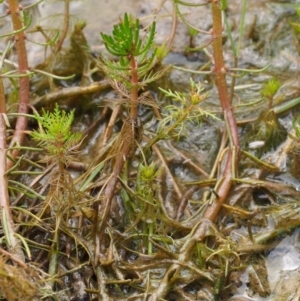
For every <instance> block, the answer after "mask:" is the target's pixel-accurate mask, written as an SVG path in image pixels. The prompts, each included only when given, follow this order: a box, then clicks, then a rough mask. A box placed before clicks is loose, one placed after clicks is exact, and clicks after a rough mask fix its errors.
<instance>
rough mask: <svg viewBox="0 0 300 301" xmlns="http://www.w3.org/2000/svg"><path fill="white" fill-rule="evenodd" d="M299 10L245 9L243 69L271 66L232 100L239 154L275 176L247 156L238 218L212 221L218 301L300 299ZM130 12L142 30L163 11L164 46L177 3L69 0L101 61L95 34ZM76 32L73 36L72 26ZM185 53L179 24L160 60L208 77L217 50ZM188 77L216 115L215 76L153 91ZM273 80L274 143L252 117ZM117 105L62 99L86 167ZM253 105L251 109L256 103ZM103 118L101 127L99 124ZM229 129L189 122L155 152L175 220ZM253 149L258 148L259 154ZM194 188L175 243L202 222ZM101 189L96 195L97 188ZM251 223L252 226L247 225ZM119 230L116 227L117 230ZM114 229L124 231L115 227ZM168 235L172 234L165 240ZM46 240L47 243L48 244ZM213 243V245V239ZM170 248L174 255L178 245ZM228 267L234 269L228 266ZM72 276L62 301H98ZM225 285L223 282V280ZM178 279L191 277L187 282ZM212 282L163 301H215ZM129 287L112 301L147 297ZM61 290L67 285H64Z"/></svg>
mask: <svg viewBox="0 0 300 301" xmlns="http://www.w3.org/2000/svg"><path fill="white" fill-rule="evenodd" d="M195 2H196V1H195ZM228 2H230V3H228V9H227V11H226V12H227V16H228V23H229V26H230V27H231V29H232V34H233V39H234V40H235V41H236V42H237V41H238V36H239V28H240V24H241V20H240V12H241V9H242V8H241V6H242V1H241V0H240V1H238V0H236V1H228ZM24 5H26V3H25V4H24ZM294 5H295V1H255V0H249V1H248V4H247V14H246V18H245V29H244V33H243V38H242V39H241V42H240V45H239V47H240V55H239V60H238V67H239V68H243V69H246V68H247V69H252V70H254V71H255V70H257V69H261V68H264V67H266V66H267V65H269V68H267V69H266V70H265V71H264V72H262V73H257V74H248V73H247V74H246V75H245V76H244V77H237V78H236V86H235V95H236V96H235V97H234V103H233V105H234V106H236V111H235V112H236V116H237V121H238V123H239V125H240V134H241V143H242V147H243V148H244V149H245V150H248V151H249V152H251V153H252V154H253V155H256V156H258V157H260V158H261V159H262V160H263V161H266V162H268V163H270V164H273V165H276V166H277V167H278V168H279V171H277V172H270V171H268V170H266V169H263V168H262V167H261V165H259V164H254V163H253V161H250V160H249V159H243V161H242V162H241V164H240V170H239V173H240V175H239V176H240V178H241V179H243V181H241V183H240V185H236V187H235V188H234V189H233V191H232V193H231V195H230V198H229V200H228V204H229V205H230V206H232V207H233V208H239V209H240V210H241V211H235V210H234V209H232V208H227V209H225V210H224V211H222V212H221V214H220V218H219V219H218V221H217V222H216V227H217V228H218V231H220V233H221V234H220V237H219V239H220V240H221V239H223V240H224V242H223V243H222V244H220V250H219V251H220V252H219V253H216V254H221V255H222V256H223V254H224V256H223V257H222V256H220V257H218V256H216V254H215V257H216V258H214V260H212V266H213V267H214V266H219V265H221V266H222V265H225V264H229V273H230V276H229V277H228V278H227V280H226V281H227V282H226V283H225V284H224V285H223V286H222V289H223V290H224V293H222V291H221V293H220V294H219V295H218V297H217V298H218V299H217V300H224V301H225V300H231V301H234V300H235V301H245V300H253V301H287V300H289V301H296V300H299V298H300V290H299V285H298V284H299V281H300V232H299V226H300V206H299V205H300V193H299V191H300V181H299V179H300V174H299V173H300V171H299V170H298V169H297V168H296V169H295V168H294V167H295V166H296V163H295V160H296V159H295V158H294V157H293V152H291V151H289V150H290V147H291V146H292V144H293V140H292V139H291V138H290V137H289V136H288V133H291V134H292V135H293V132H292V127H291V120H292V118H293V117H295V116H298V114H299V106H298V107H297V106H294V107H293V108H292V109H290V110H289V109H287V108H286V107H285V106H283V105H282V104H283V103H288V102H290V101H295V103H297V102H299V100H297V99H298V97H299V94H300V90H299V80H300V78H299V79H298V72H299V64H300V57H299V54H298V52H297V41H296V39H295V37H294V35H293V31H292V29H291V26H290V24H289V21H294V22H296V21H297V17H296V15H295V7H294ZM63 9H64V4H63V3H62V2H56V1H55V2H54V1H45V2H43V3H41V4H40V5H39V8H38V9H34V10H33V11H32V12H33V14H34V20H35V21H34V24H32V26H31V29H32V30H34V26H35V25H36V24H41V25H42V26H45V27H49V28H53V27H57V28H59V27H61V24H62V23H63V18H62V16H61V15H59V12H61V11H63ZM125 11H126V12H130V13H132V14H134V15H135V16H137V17H140V18H141V22H142V24H143V25H144V26H146V25H147V24H148V23H149V21H150V20H151V17H148V16H149V15H152V16H153V15H154V14H157V13H158V16H159V17H158V18H157V30H156V31H157V43H158V44H160V43H162V42H164V41H165V40H166V39H168V37H169V35H170V32H171V30H172V29H171V25H172V13H173V12H172V5H171V2H170V1H168V0H167V1H147V0H107V1H105V0H89V1H87V0H84V1H73V2H71V13H72V15H73V16H74V17H73V19H72V22H71V24H75V23H76V20H82V19H83V20H86V22H87V25H86V27H85V28H84V31H83V32H84V34H85V35H86V39H87V41H88V44H89V46H90V48H91V50H92V51H93V52H94V54H95V55H96V56H97V55H98V54H99V53H102V54H103V55H104V56H106V55H107V53H106V52H105V49H104V47H103V43H102V42H101V39H100V34H99V32H100V31H103V32H106V33H109V32H111V30H112V27H113V25H114V24H116V23H117V22H118V20H119V18H120V17H121V16H122V15H123V13H124V12H125ZM182 13H183V14H184V15H185V16H186V18H187V20H188V21H189V22H191V23H192V24H193V26H195V27H201V29H203V30H206V31H208V30H209V29H210V26H211V20H210V19H209V18H207V16H208V15H209V10H208V8H206V7H205V6H204V7H193V8H192V9H191V8H183V7H182ZM37 20H38V21H37ZM1 24H2V28H1V30H2V31H6V30H7V28H8V26H9V25H8V24H6V23H5V22H3V23H1ZM70 31H72V26H71V29H70ZM29 36H30V35H29ZM31 37H32V39H40V38H41V37H40V36H39V34H32V35H31ZM208 38H209V37H208V35H205V34H198V35H197V36H196V37H195V38H194V39H193V41H192V44H193V46H194V47H198V46H201V45H203V44H205V43H206V42H207V41H208ZM237 43H238V42H237ZM69 45H70V42H69V40H68V39H67V40H66V43H65V47H66V48H68V47H69ZM186 46H192V45H191V39H190V36H189V34H188V30H187V28H186V26H185V25H184V24H183V23H182V22H180V21H179V23H178V26H177V29H176V34H175V38H174V44H173V48H172V51H171V52H170V54H169V55H168V56H167V57H166V58H165V60H164V63H165V64H172V65H175V66H180V67H183V68H187V69H192V70H200V69H201V68H203V66H205V65H206V64H207V66H208V67H206V68H204V69H203V70H204V71H208V70H209V68H210V67H209V64H208V63H209V61H210V52H211V48H210V47H208V48H207V51H206V52H203V51H202V52H192V53H191V52H187V51H186V48H185V47H186ZM224 47H225V59H226V62H227V64H228V67H233V52H232V50H231V47H230V43H229V39H228V37H227V38H224ZM28 48H29V49H30V52H29V60H30V65H31V66H32V67H34V66H36V65H38V64H41V63H42V62H44V57H45V56H44V55H45V53H44V48H43V47H39V46H35V45H32V44H30V43H28ZM62 66H63V65H62ZM62 68H63V67H62ZM65 68H66V70H68V68H69V66H65ZM191 76H192V77H193V79H194V80H195V81H200V82H201V83H202V85H203V87H204V88H205V91H208V92H209V94H208V97H207V99H206V101H205V102H204V103H203V107H204V108H205V109H207V110H210V111H212V112H214V113H216V114H219V113H220V108H219V104H218V98H217V94H216V91H215V89H214V86H213V80H212V79H211V78H210V76H209V75H199V74H193V73H189V72H184V71H182V70H178V69H173V70H171V71H170V72H169V73H168V76H167V77H166V78H164V79H162V80H160V81H159V82H158V83H157V85H159V86H163V87H164V89H177V90H179V91H186V90H188V89H189V78H190V77H191ZM272 76H276V77H277V78H278V79H279V80H280V81H281V84H282V87H281V89H280V90H279V92H278V93H277V96H278V99H280V104H278V106H275V109H274V111H275V113H276V114H277V115H276V116H277V117H276V120H278V124H279V125H278V127H279V128H280V132H279V134H276V135H275V136H274V137H273V138H272V141H268V136H267V137H264V136H258V133H257V129H261V128H263V127H264V126H265V124H264V123H258V122H257V123H255V121H253V120H256V119H257V118H258V117H259V116H260V114H261V112H262V111H264V110H266V106H267V104H266V102H264V101H261V102H257V100H258V99H260V98H261V96H260V89H261V88H262V84H263V83H264V82H265V81H266V80H267V79H268V78H270V77H272ZM231 80H232V79H231V78H228V84H230V83H231ZM79 82H80V81H79ZM39 83H40V82H39V81H35V82H34V84H33V87H35V89H36V93H37V94H39V93H40V92H39V89H41V87H43V86H39ZM62 85H65V86H68V82H67V81H66V82H63V83H62ZM157 85H152V86H151V90H152V94H153V97H154V98H155V99H156V102H157V103H158V104H159V105H160V109H161V112H162V113H165V114H166V113H167V112H166V111H164V106H165V105H166V103H169V102H170V100H166V99H165V98H164V97H163V96H162V94H161V93H160V92H159V91H158V89H157ZM46 90H47V89H46ZM47 91H48V90H47ZM48 92H49V91H48ZM50 92H51V91H50ZM50 92H49V93H50ZM116 98H117V96H116V94H114V93H113V92H112V91H110V89H107V90H106V91H104V92H101V93H96V94H95V95H84V96H82V97H81V98H78V99H77V98H76V99H67V100H65V99H64V100H63V102H62V107H64V108H66V109H68V108H76V110H77V111H78V112H80V113H81V114H79V113H77V115H76V123H75V125H74V129H75V130H78V131H82V132H86V133H88V135H87V137H86V138H85V141H84V142H83V144H82V149H81V155H80V157H79V158H80V160H81V162H82V163H83V164H84V165H85V166H87V165H88V164H90V163H91V162H93V159H94V158H95V157H96V156H97V154H98V152H99V144H100V143H101V141H100V138H99V137H101V134H102V133H103V131H104V127H105V125H104V123H103V122H102V119H101V118H102V114H103V115H104V113H103V112H104V109H103V108H102V107H103V104H106V103H107V102H106V101H107V100H109V101H112V102H113V101H114V100H116ZM83 102H84V103H83ZM278 102H279V100H278ZM251 103H253V104H252V105H251ZM39 104H40V103H38V105H39ZM241 104H242V105H241ZM245 104H248V106H245ZM249 104H250V105H249ZM79 107H80V108H79ZM140 115H141V120H142V121H143V123H144V131H145V135H151V132H152V131H155V130H156V117H155V116H154V115H153V113H152V110H149V109H145V108H141V110H140ZM220 117H221V116H220ZM97 120H101V121H100V122H98V121H97ZM95 124H96V126H95ZM90 127H92V130H90V131H89V128H90ZM119 129H120V124H119V123H117V124H116V126H115V128H114V131H115V132H117V131H118V130H119ZM223 129H224V124H223V123H222V121H212V120H210V119H209V118H207V119H204V121H203V124H202V126H201V127H195V126H193V125H188V126H187V128H186V130H185V131H186V132H185V133H184V136H182V137H181V138H180V139H177V140H176V139H174V141H173V140H172V141H171V143H168V142H162V143H161V144H160V145H159V146H160V150H161V152H162V153H163V155H162V156H163V157H164V158H165V161H164V162H166V163H164V164H166V166H167V167H168V168H169V170H170V173H171V174H172V176H173V178H171V177H170V176H169V175H168V173H167V172H165V173H163V175H162V176H161V179H160V181H163V182H164V184H163V186H165V187H163V191H162V193H161V196H162V197H163V202H164V204H165V205H164V206H165V208H167V210H168V214H169V216H170V217H171V218H175V217H176V214H177V212H178V211H177V209H178V207H177V205H176V204H175V205H174V203H176V202H177V201H178V199H180V193H182V194H183V195H185V192H186V191H187V190H188V189H189V188H190V187H191V183H195V181H199V180H203V179H204V178H205V177H204V176H203V174H202V175H201V176H200V175H199V170H197V169H194V168H193V167H194V166H195V165H196V166H197V167H198V168H199V167H200V168H201V169H203V170H204V171H205V172H206V173H207V174H209V172H210V170H211V168H212V166H213V164H214V160H215V157H216V154H217V152H218V149H219V146H220V141H221V136H222V131H223ZM277 138H278V139H277ZM251 142H254V144H251ZM255 143H256V144H255ZM263 144H264V145H266V147H264V146H263ZM249 145H250V146H251V148H250V147H249ZM253 145H254V146H253ZM256 145H258V147H257V148H256ZM270 145H271V146H270ZM252 146H253V147H252ZM133 161H134V160H133ZM188 162H192V164H194V165H192V164H191V165H188V164H189V163H188ZM134 164H136V162H133V166H134ZM80 174H81V172H79V171H77V172H75V171H72V175H73V178H74V179H76V177H77V178H78V176H79V175H80ZM174 179H175V181H176V182H177V183H178V187H179V188H178V189H179V193H178V191H176V189H175V188H174V183H173V182H172V181H173V180H174ZM260 181H262V182H260ZM97 185H98V183H97V184H95V186H97ZM99 185H101V184H99ZM195 186H196V188H195V191H194V193H191V194H190V196H189V197H188V200H189V202H188V205H187V208H188V211H189V213H190V214H191V216H190V218H189V216H188V215H186V211H185V212H184V213H182V215H183V217H182V218H181V219H179V221H180V222H181V223H182V224H181V226H182V229H180V231H178V232H177V231H176V232H177V233H176V235H175V238H176V239H178V238H180V237H184V233H185V231H187V230H186V229H190V227H191V226H192V225H193V223H195V219H196V218H197V216H196V217H195V216H194V213H195V212H196V211H197V210H198V209H199V206H198V205H197V204H200V203H201V199H202V197H203V196H204V195H205V193H207V191H206V192H205V190H202V189H201V188H197V185H196V184H195ZM95 190H97V187H96V188H95ZM206 190H207V189H206ZM174 191H175V192H174ZM182 198H183V196H182V195H181V199H182ZM120 200H121V199H120V197H119V196H118V197H117V198H116V204H115V208H116V209H115V210H114V212H113V215H114V219H115V220H118V219H122V217H123V214H124V208H123V207H122V204H121V205H120V203H122V202H121V201H120ZM197 202H198V203H197ZM195 204H196V205H195ZM253 212H254V213H253ZM249 216H251V218H250V217H249ZM248 220H250V223H249V221H248ZM118 226H119V227H120V225H119V224H118ZM185 227H186V228H185ZM249 227H250V228H251V229H252V232H253V233H252V234H253V237H252V239H251V237H250V235H249ZM118 231H121V230H120V229H118ZM167 234H168V235H169V233H167ZM41 241H43V243H45V242H44V240H41ZM207 244H208V245H209V242H207ZM131 247H132V246H131V245H126V246H125V247H124V246H123V245H122V250H121V251H122V252H125V251H124V250H125V249H126V248H128V249H130V248H131ZM210 247H211V248H214V246H213V245H210ZM174 248H175V249H176V247H174ZM126 250H127V249H126ZM170 251H172V250H170ZM117 252H118V250H117ZM216 252H217V251H216ZM236 254H237V255H236ZM121 255H122V254H121ZM121 255H120V256H121ZM164 256H165V254H164ZM226 256H227V257H226ZM137 257H138V256H137V254H134V253H131V255H130V256H128V257H126V256H125V255H124V257H122V258H123V259H124V261H125V260H128V262H129V263H130V262H138V260H137ZM145 257H146V255H145ZM151 258H152V257H151ZM151 258H146V259H145V258H140V259H139V260H140V262H141V263H142V264H145V263H147V262H148V261H151ZM162 258H163V259H164V257H163V256H162ZM224 258H225V259H226V258H227V259H228V260H229V262H225V261H226V260H225V259H224ZM210 259H211V258H210ZM153 260H154V259H153ZM218 260H219V262H218ZM222 260H225V261H224V263H223V262H222V263H220V261H222ZM62 266H63V268H65V267H66V266H67V264H65V263H64V264H63V265H62ZM231 267H232V269H230V268H231ZM63 268H62V270H63ZM68 268H69V269H71V266H68ZM86 271H87V272H89V273H92V272H91V269H88V268H87V270H86ZM114 272H115V273H116V274H117V273H121V272H120V270H118V269H116V270H114ZM155 272H156V273H157V279H158V280H157V282H159V279H160V278H159V277H160V275H162V274H163V273H164V272H165V270H164V269H163V268H162V269H159V268H158V267H157V270H155ZM122 273H123V271H122ZM131 273H132V274H131V275H130V276H132V275H134V276H132V277H136V278H138V277H143V274H142V272H141V273H140V272H136V271H133V270H131ZM183 273H184V272H183ZM117 275H118V274H117ZM137 275H138V276H137ZM141 275H142V276H141ZM70 277H71V276H70ZM76 277H77V278H76ZM76 277H75V276H72V277H71V278H68V279H67V278H66V277H65V278H62V281H63V283H64V284H65V285H66V287H71V288H72V289H73V292H74V291H75V293H70V294H69V295H68V293H66V295H65V296H64V298H68V297H67V296H69V298H74V299H70V300H92V298H91V299H89V297H87V295H86V294H83V295H84V296H85V297H83V296H82V297H81V299H75V297H76V289H75V288H74V286H73V287H72V285H71V284H70V283H69V282H70V279H71V280H72V281H75V280H76V279H77V280H78V279H79V278H80V279H79V280H78V281H77V280H76V281H75V282H76V283H80V281H82V283H83V282H84V283H85V284H82V286H81V288H83V289H85V288H87V286H88V284H87V282H88V281H87V278H85V277H84V276H82V274H81V275H80V276H78V275H77V276H76ZM108 277H110V278H109V279H114V277H115V275H113V273H111V274H109V276H108ZM128 277H129V276H128ZM186 277H187V278H188V279H191V278H192V277H191V275H189V274H188V275H187V276H186ZM115 278H118V277H117V276H116V277H115ZM121 278H122V277H121ZM221 278H222V277H221V276H220V277H219V279H221ZM74 279H75V280H74ZM182 279H185V276H184V275H183V277H182ZM219 279H218V280H219ZM92 280H93V281H94V282H93V281H91V283H94V285H95V286H96V284H95V280H94V279H92ZM119 280H120V281H121V280H122V279H119ZM123 280H124V279H123ZM215 284H216V283H213V284H212V283H208V282H207V281H206V282H205V281H204V282H203V283H202V282H201V281H198V280H197V281H196V282H193V281H191V283H184V281H183V282H182V284H181V285H179V286H178V288H177V290H176V291H175V292H173V293H171V294H170V295H167V297H166V300H176V301H178V300H204V301H208V300H209V301H210V300H214V294H215V291H214V288H213V287H214V286H215ZM133 287H134V288H135V289H136V291H134V290H133V289H132V287H130V286H129V285H128V287H126V286H125V285H124V286H122V288H123V291H122V293H119V295H118V294H117V293H116V291H117V290H116V289H115V288H114V287H113V285H111V287H110V288H111V291H113V292H114V294H115V295H114V296H115V298H116V299H112V300H118V298H119V299H120V300H146V299H139V298H136V299H134V297H133V296H134V294H136V293H137V292H138V291H139V290H138V286H136V287H135V286H133ZM62 288H65V287H63V286H62ZM89 288H91V286H89ZM131 292H132V295H131V294H130V293H131ZM77 293H78V292H77ZM78 294H79V293H78ZM122 294H123V295H125V296H127V297H126V298H125V297H123V299H122V298H121V297H120V296H122ZM116 296H117V297H118V298H117V297H116ZM61 298H62V297H61ZM84 298H86V299H84ZM124 298H125V299H124ZM61 300H63V298H62V299H61ZM64 300H65V299H64ZM93 300H94V299H93Z"/></svg>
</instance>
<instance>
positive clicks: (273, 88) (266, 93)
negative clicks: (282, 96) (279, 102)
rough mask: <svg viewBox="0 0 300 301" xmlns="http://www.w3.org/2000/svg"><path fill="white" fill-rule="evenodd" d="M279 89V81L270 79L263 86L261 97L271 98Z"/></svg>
mask: <svg viewBox="0 0 300 301" xmlns="http://www.w3.org/2000/svg"><path fill="white" fill-rule="evenodd" d="M279 88H280V81H279V80H278V79H277V78H271V79H269V80H268V81H267V82H266V83H264V84H263V88H262V90H261V92H260V93H261V95H262V96H263V97H266V98H268V99H270V98H273V97H274V95H275V94H276V93H277V91H278V89H279Z"/></svg>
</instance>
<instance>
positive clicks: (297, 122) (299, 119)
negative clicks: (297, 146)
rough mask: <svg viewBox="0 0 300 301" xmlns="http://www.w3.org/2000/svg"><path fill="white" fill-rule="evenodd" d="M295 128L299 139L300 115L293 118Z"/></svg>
mask: <svg viewBox="0 0 300 301" xmlns="http://www.w3.org/2000/svg"><path fill="white" fill-rule="evenodd" d="M293 128H294V130H295V135H296V137H297V139H298V140H300V115H299V116H298V117H297V118H295V119H294V120H293Z"/></svg>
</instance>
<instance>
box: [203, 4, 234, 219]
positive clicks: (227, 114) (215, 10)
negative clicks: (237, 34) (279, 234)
mask: <svg viewBox="0 0 300 301" xmlns="http://www.w3.org/2000/svg"><path fill="white" fill-rule="evenodd" d="M211 6H212V18H213V36H214V40H213V43H212V46H213V52H214V54H213V57H214V63H215V67H214V76H215V82H216V86H217V89H218V94H219V99H220V104H221V107H222V110H223V112H224V119H225V123H226V124H227V130H228V131H229V132H228V136H229V137H230V143H231V145H230V148H229V150H228V154H227V158H226V160H227V161H226V164H225V169H224V171H223V174H222V175H221V177H220V180H219V183H218V187H217V188H216V189H215V190H216V192H217V194H218V197H217V199H216V200H215V201H214V203H213V204H212V205H211V206H208V207H207V210H206V211H205V213H204V216H203V217H204V218H207V219H209V220H210V221H212V222H213V221H214V220H215V218H216V217H217V215H218V213H219V211H220V208H221V207H222V204H223V202H225V200H226V197H227V195H228V193H229V190H230V188H231V184H232V182H231V178H232V177H233V175H234V173H235V171H236V168H237V164H238V160H239V137H238V131H237V125H236V121H235V117H234V114H233V111H232V108H231V101H230V96H229V93H228V89H227V82H226V67H225V63H224V56H223V44H222V32H223V27H222V12H221V9H220V3H214V2H213V3H212V4H211ZM233 152H235V156H234V155H233Z"/></svg>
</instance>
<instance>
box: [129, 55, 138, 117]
mask: <svg viewBox="0 0 300 301" xmlns="http://www.w3.org/2000/svg"><path fill="white" fill-rule="evenodd" d="M130 67H131V99H130V104H129V105H130V118H132V119H134V118H137V117H138V105H139V102H138V74H137V65H136V61H135V57H134V56H133V55H131V59H130Z"/></svg>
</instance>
